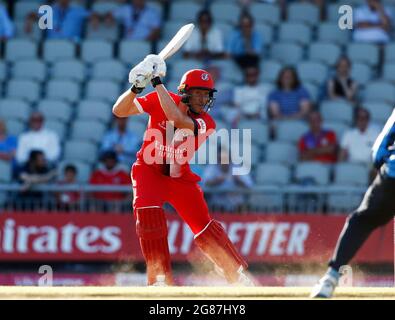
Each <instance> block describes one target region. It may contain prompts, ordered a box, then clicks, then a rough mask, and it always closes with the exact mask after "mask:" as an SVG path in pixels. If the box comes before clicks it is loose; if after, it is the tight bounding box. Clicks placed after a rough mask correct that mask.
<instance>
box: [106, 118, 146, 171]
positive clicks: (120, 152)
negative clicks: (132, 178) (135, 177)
mask: <svg viewBox="0 0 395 320" xmlns="http://www.w3.org/2000/svg"><path fill="white" fill-rule="evenodd" d="M138 148H139V139H138V137H137V136H136V135H135V134H134V133H133V132H131V131H129V130H128V128H127V118H118V117H116V118H115V128H114V129H113V130H111V131H109V132H107V133H106V134H105V136H104V138H103V143H102V146H101V151H102V152H105V151H115V152H116V153H117V156H118V157H117V158H118V160H119V161H120V162H122V163H124V164H126V165H131V164H132V163H133V162H134V161H135V160H136V152H137V151H138Z"/></svg>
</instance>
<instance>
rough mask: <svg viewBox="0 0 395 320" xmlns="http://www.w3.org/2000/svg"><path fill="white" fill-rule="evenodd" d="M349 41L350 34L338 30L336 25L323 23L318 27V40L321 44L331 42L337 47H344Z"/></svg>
mask: <svg viewBox="0 0 395 320" xmlns="http://www.w3.org/2000/svg"><path fill="white" fill-rule="evenodd" d="M349 39H350V32H349V31H347V30H340V29H339V26H338V24H337V22H336V23H332V22H323V23H321V24H320V25H319V26H318V40H319V41H321V42H333V43H336V44H339V45H346V44H347V43H348V42H349Z"/></svg>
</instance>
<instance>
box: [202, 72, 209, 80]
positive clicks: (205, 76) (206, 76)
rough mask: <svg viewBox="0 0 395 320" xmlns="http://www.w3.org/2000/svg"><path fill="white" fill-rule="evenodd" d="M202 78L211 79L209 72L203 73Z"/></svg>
mask: <svg viewBox="0 0 395 320" xmlns="http://www.w3.org/2000/svg"><path fill="white" fill-rule="evenodd" d="M201 77H202V80H204V81H208V79H209V76H208V73H202V76H201Z"/></svg>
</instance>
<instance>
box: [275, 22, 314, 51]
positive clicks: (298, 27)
mask: <svg viewBox="0 0 395 320" xmlns="http://www.w3.org/2000/svg"><path fill="white" fill-rule="evenodd" d="M311 38H312V34H311V29H310V27H309V26H308V25H306V24H303V23H291V22H285V23H282V24H281V25H280V26H279V41H280V42H292V43H297V44H300V45H307V44H308V43H310V41H311Z"/></svg>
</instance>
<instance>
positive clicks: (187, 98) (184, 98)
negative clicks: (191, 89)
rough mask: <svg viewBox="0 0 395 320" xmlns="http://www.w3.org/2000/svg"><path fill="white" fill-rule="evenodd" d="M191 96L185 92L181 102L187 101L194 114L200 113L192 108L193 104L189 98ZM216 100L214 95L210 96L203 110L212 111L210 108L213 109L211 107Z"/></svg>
mask: <svg viewBox="0 0 395 320" xmlns="http://www.w3.org/2000/svg"><path fill="white" fill-rule="evenodd" d="M190 96H191V95H189V94H186V93H184V94H183V96H182V98H181V102H183V103H185V104H186V105H187V106H188V108H189V111H190V112H192V113H193V114H200V113H199V112H196V111H194V110H193V109H192V107H191V104H190V103H189V98H190ZM214 100H215V98H214V97H213V96H210V99H209V101H208V102H207V103H206V104H205V105H204V107H203V110H204V111H205V112H210V109H211V107H212V106H213V104H214Z"/></svg>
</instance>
